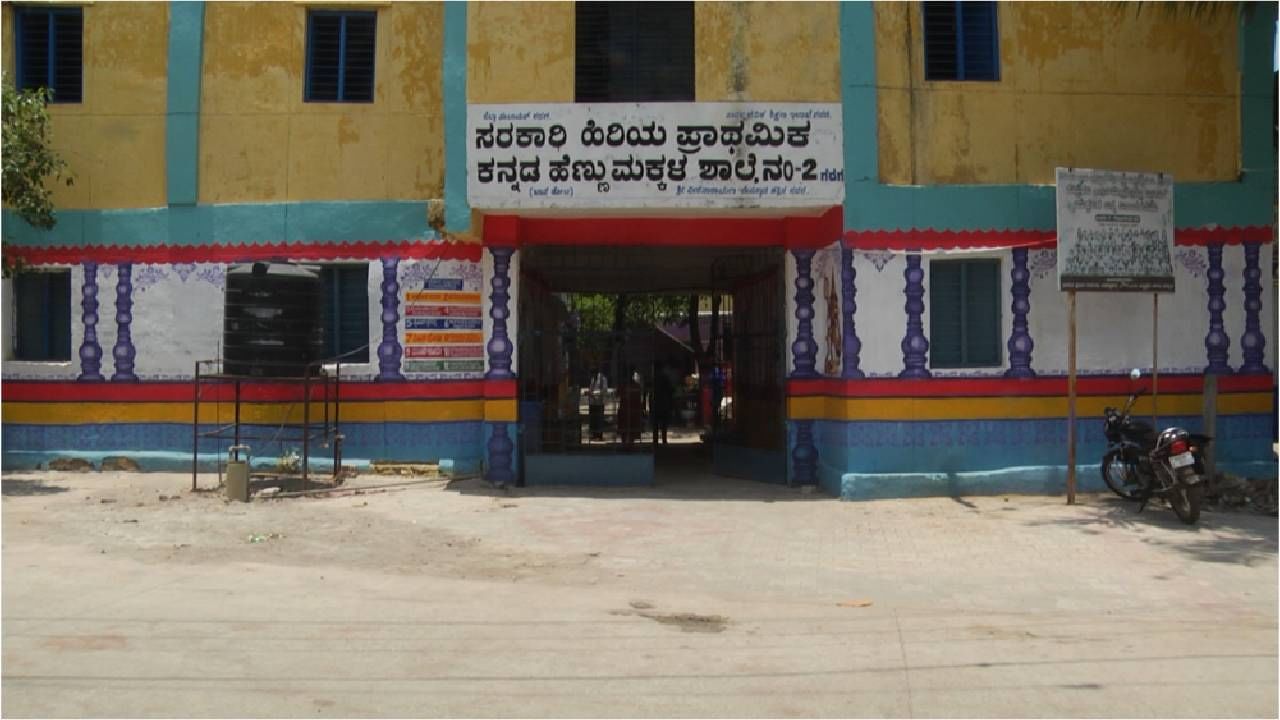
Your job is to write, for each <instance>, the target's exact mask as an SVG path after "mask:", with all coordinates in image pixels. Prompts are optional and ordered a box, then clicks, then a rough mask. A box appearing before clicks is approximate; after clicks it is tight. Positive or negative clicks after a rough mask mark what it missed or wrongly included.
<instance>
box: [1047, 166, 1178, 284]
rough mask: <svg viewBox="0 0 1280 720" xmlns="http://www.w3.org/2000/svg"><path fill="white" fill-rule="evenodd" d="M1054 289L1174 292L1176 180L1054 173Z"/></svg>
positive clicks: (1123, 174) (1067, 170)
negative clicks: (1055, 217)
mask: <svg viewBox="0 0 1280 720" xmlns="http://www.w3.org/2000/svg"><path fill="white" fill-rule="evenodd" d="M1056 177H1057V205H1058V289H1059V290H1118V291H1133V292H1173V291H1174V282H1173V262H1172V260H1171V253H1172V250H1173V232H1174V225H1173V177H1172V176H1170V175H1168V174H1165V173H1132V172H1117V171H1112V170H1084V169H1078V168H1058V169H1057V172H1056Z"/></svg>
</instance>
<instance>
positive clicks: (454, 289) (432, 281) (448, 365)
mask: <svg viewBox="0 0 1280 720" xmlns="http://www.w3.org/2000/svg"><path fill="white" fill-rule="evenodd" d="M420 267H421V268H422V269H424V270H431V271H432V272H430V273H429V275H428V276H426V277H413V275H419V274H424V273H412V274H410V276H409V277H407V278H406V281H407V282H406V284H405V289H404V318H403V320H402V321H401V326H402V330H401V333H402V334H401V342H402V344H403V347H404V359H403V363H404V364H403V368H404V372H405V373H411V374H416V375H419V376H425V377H426V378H428V379H467V378H479V377H482V376H483V375H484V340H483V330H482V320H481V310H480V272H479V266H478V265H477V264H475V263H458V262H449V263H446V264H436V263H432V264H430V265H423V266H420Z"/></svg>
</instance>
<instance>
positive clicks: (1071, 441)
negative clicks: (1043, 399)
mask: <svg viewBox="0 0 1280 720" xmlns="http://www.w3.org/2000/svg"><path fill="white" fill-rule="evenodd" d="M1067 504H1068V505H1075V504H1076V291H1075V290H1068V291H1067Z"/></svg>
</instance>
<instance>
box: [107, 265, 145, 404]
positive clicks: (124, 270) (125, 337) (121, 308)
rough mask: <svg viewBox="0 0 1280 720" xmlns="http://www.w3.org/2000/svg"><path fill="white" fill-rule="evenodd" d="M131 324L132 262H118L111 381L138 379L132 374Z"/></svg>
mask: <svg viewBox="0 0 1280 720" xmlns="http://www.w3.org/2000/svg"><path fill="white" fill-rule="evenodd" d="M132 324H133V263H120V264H119V265H117V266H116V344H115V347H113V348H111V355H112V357H114V358H115V361H116V371H115V373H114V374H113V375H112V376H111V381H112V382H122V381H123V382H134V381H136V380H137V379H138V376H137V375H134V374H133V359H134V357H136V356H137V351H136V350H134V348H133V336H132V335H131V334H130V332H129V326H130V325H132Z"/></svg>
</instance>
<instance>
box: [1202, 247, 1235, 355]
mask: <svg viewBox="0 0 1280 720" xmlns="http://www.w3.org/2000/svg"><path fill="white" fill-rule="evenodd" d="M1208 250H1209V269H1208V271H1207V272H1205V276H1206V277H1208V279H1209V334H1208V335H1205V336H1204V347H1205V350H1207V351H1208V353H1209V366H1208V367H1206V368H1205V369H1204V371H1205V373H1206V374H1211V375H1229V374H1230V373H1231V366H1230V365H1228V364H1227V350H1228V348H1230V347H1231V338H1230V337H1228V336H1227V332H1226V330H1225V329H1224V328H1223V324H1222V311H1223V310H1226V309H1227V301H1226V299H1224V297H1223V296H1224V295H1225V294H1226V290H1227V289H1226V287H1225V286H1223V284H1222V278H1223V277H1225V276H1226V274H1225V273H1223V272H1222V243H1213V244H1211V245H1209V247H1208Z"/></svg>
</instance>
